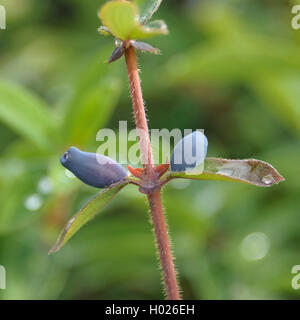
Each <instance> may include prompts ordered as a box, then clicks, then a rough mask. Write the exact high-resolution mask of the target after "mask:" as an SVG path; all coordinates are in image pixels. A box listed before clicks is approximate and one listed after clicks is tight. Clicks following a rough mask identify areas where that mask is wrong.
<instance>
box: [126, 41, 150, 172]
mask: <svg viewBox="0 0 300 320" xmlns="http://www.w3.org/2000/svg"><path fill="white" fill-rule="evenodd" d="M125 59H126V65H127V70H128V77H129V84H130V91H131V99H132V105H133V112H134V119H135V124H136V128H137V129H138V130H139V132H138V134H139V140H140V150H141V158H142V163H143V167H144V169H145V171H146V174H147V175H148V176H149V177H151V176H153V167H154V163H153V156H152V148H151V144H150V138H149V130H148V123H147V118H146V112H145V107H144V101H143V95H142V88H141V82H140V77H139V71H138V68H137V63H136V56H135V50H134V47H132V46H130V47H129V48H128V49H126V51H125Z"/></svg>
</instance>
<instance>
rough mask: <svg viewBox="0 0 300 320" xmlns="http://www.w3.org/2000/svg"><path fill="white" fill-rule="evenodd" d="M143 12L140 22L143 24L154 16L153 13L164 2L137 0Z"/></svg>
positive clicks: (160, 0)
mask: <svg viewBox="0 0 300 320" xmlns="http://www.w3.org/2000/svg"><path fill="white" fill-rule="evenodd" d="M135 2H136V3H137V4H138V5H139V7H140V12H141V17H140V22H141V24H145V23H147V22H148V21H149V20H150V19H151V18H152V16H153V14H154V13H155V12H156V11H157V10H158V8H159V6H160V5H161V3H162V0H136V1H135Z"/></svg>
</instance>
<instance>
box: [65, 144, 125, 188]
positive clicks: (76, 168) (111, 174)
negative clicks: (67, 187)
mask: <svg viewBox="0 0 300 320" xmlns="http://www.w3.org/2000/svg"><path fill="white" fill-rule="evenodd" d="M60 163H61V164H62V165H63V166H64V167H65V168H67V169H68V170H70V171H71V172H72V173H73V174H74V175H75V176H76V177H77V178H78V179H80V180H81V181H83V182H84V183H86V184H88V185H90V186H92V187H96V188H105V187H108V186H110V185H111V184H113V183H116V182H119V181H121V180H123V179H124V178H125V177H126V176H127V174H128V173H127V171H126V170H125V169H124V168H123V167H122V166H121V165H120V164H118V163H117V162H115V161H114V160H112V159H111V158H108V157H106V156H104V155H101V154H96V153H89V152H83V151H80V150H79V149H77V148H75V147H71V148H70V149H69V150H68V151H67V152H65V153H64V154H63V155H62V156H61V158H60Z"/></svg>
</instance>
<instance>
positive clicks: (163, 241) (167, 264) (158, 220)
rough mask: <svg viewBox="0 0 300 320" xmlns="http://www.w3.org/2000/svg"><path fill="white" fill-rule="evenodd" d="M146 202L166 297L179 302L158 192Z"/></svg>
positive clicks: (149, 195)
mask: <svg viewBox="0 0 300 320" xmlns="http://www.w3.org/2000/svg"><path fill="white" fill-rule="evenodd" d="M148 200H149V205H150V209H151V214H152V220H153V225H154V231H155V236H156V241H157V247H158V251H159V257H160V261H161V265H162V270H163V276H164V282H165V286H166V293H167V297H168V298H169V299H170V300H180V294H179V288H178V284H177V278H176V271H175V266H174V262H173V256H172V251H171V247H170V243H169V238H168V230H167V226H166V222H165V217H164V212H163V207H162V203H161V194H160V190H158V191H155V192H153V193H150V194H148Z"/></svg>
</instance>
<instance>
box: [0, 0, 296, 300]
mask: <svg viewBox="0 0 300 320" xmlns="http://www.w3.org/2000/svg"><path fill="white" fill-rule="evenodd" d="M102 3H103V1H96V0H86V1H80V0H44V1H39V0H3V1H2V2H1V4H3V5H4V6H5V7H6V11H7V30H1V31H0V48H1V49H0V50H1V51H0V58H1V59H0V77H1V81H0V134H1V139H0V190H1V193H0V203H1V210H0V264H1V265H4V266H5V267H6V270H7V289H6V290H1V291H0V297H1V298H2V299H79V298H82V299H88V298H92V299H93V298H97V299H122V298H123V299H134V298H138V299H149V298H152V299H155V298H163V294H162V293H161V284H160V273H159V270H158V260H157V257H156V254H155V244H154V240H153V235H152V232H151V225H150V224H149V212H148V208H147V203H146V201H145V197H144V196H143V195H141V194H139V193H138V192H137V190H136V187H135V186H129V187H127V188H126V190H123V191H121V193H120V194H119V195H118V197H117V198H116V199H115V200H114V201H113V202H112V203H111V204H110V205H109V206H108V207H107V208H106V209H105V211H104V212H103V215H101V216H99V217H97V218H96V219H95V220H94V221H93V222H92V223H89V224H88V225H87V226H85V227H84V228H83V229H82V230H81V231H80V232H79V233H78V234H76V236H74V238H72V240H71V241H70V242H69V243H68V244H67V245H66V246H65V247H64V248H63V249H62V250H60V251H59V252H58V253H56V254H54V255H51V256H48V255H47V252H48V249H49V248H50V247H51V245H52V244H53V243H54V241H55V239H56V237H57V235H58V233H59V231H60V229H61V228H62V226H63V225H64V223H65V222H66V221H67V220H68V219H69V218H70V217H71V216H72V215H73V214H74V213H75V212H76V211H77V210H78V209H79V208H80V207H81V206H82V205H83V204H84V203H85V202H86V201H87V199H89V198H90V197H91V196H93V195H95V194H96V193H97V190H96V189H93V188H90V187H88V186H85V185H83V184H82V183H80V182H79V181H77V180H76V179H71V178H69V177H68V176H67V175H66V174H65V171H64V169H63V167H62V166H60V164H59V156H60V155H61V153H62V152H63V151H64V150H65V149H66V148H68V147H69V146H71V145H75V146H77V147H81V148H82V149H85V150H86V151H95V150H96V148H97V147H98V144H97V143H96V141H95V136H96V132H97V130H99V129H101V128H103V127H108V128H115V129H116V128H118V121H119V120H128V121H130V123H131V125H132V128H133V126H134V123H133V121H132V112H131V104H130V100H129V93H128V90H127V89H128V85H127V76H126V70H125V65H124V61H122V59H121V60H119V61H117V62H116V63H113V64H111V65H107V64H106V63H105V61H106V60H107V59H108V57H109V56H110V53H111V52H112V50H113V43H112V41H110V40H109V39H108V38H103V37H100V36H99V35H98V33H97V27H98V26H99V25H100V21H99V19H98V17H97V11H98V9H99V8H100V6H101V4H102ZM294 3H295V2H293V1H280V0H273V1H268V0H264V1H262V0H244V1H238V0H230V1H212V0H210V1H200V0H199V1H192V0H190V1H189V0H181V1H179V0H178V1H175V0H172V1H170V0H165V1H164V2H163V4H162V6H161V9H160V10H159V12H157V13H156V14H155V16H154V18H155V19H160V18H162V19H164V20H165V21H166V22H167V24H168V27H169V31H170V34H169V35H168V36H167V37H165V36H164V37H158V38H155V39H153V40H150V41H149V42H150V43H151V44H152V45H153V46H155V47H158V48H160V49H161V50H162V53H163V55H162V56H152V55H149V54H144V55H141V54H140V55H139V63H140V67H141V69H142V74H141V77H142V85H143V92H144V98H145V101H146V104H147V109H148V116H149V125H150V127H152V128H168V129H173V128H182V129H184V128H193V129H196V128H204V129H205V133H206V135H207V137H208V139H209V148H208V156H218V157H227V158H249V157H255V158H258V159H261V160H264V161H268V162H269V163H271V164H273V165H274V166H275V167H276V168H277V169H278V170H279V172H280V173H281V174H282V175H283V176H284V177H285V178H286V182H284V183H281V184H280V185H278V186H274V187H273V188H269V189H260V188H255V187H253V186H248V185H240V184H234V183H225V182H214V181H211V182H210V181H207V182H206V181H201V182H200V181H192V182H190V181H173V182H172V183H170V184H169V185H168V186H167V187H166V188H165V190H164V193H163V196H164V205H165V207H166V210H167V216H168V222H169V227H170V232H171V235H172V240H173V241H172V242H173V245H174V253H175V255H176V263H177V269H178V272H179V274H180V281H181V286H182V289H183V292H184V298H187V299H188V298H190V299H240V298H246V299H260V298H263V299H264V298H265V299H274V298H283V299H290V298H293V299H295V298H298V297H299V292H298V291H296V290H294V289H292V287H291V280H292V277H293V275H292V274H291V269H292V266H293V265H296V264H300V254H299V243H300V232H299V231H300V227H299V218H300V210H299V204H298V202H299V195H300V192H299V191H300V180H299V163H300V142H299V136H300V105H299V92H300V91H299V85H300V75H299V71H300V62H299V53H300V47H299V43H300V31H294V30H292V28H291V24H290V21H291V13H290V12H291V6H292V5H293V4H294Z"/></svg>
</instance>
